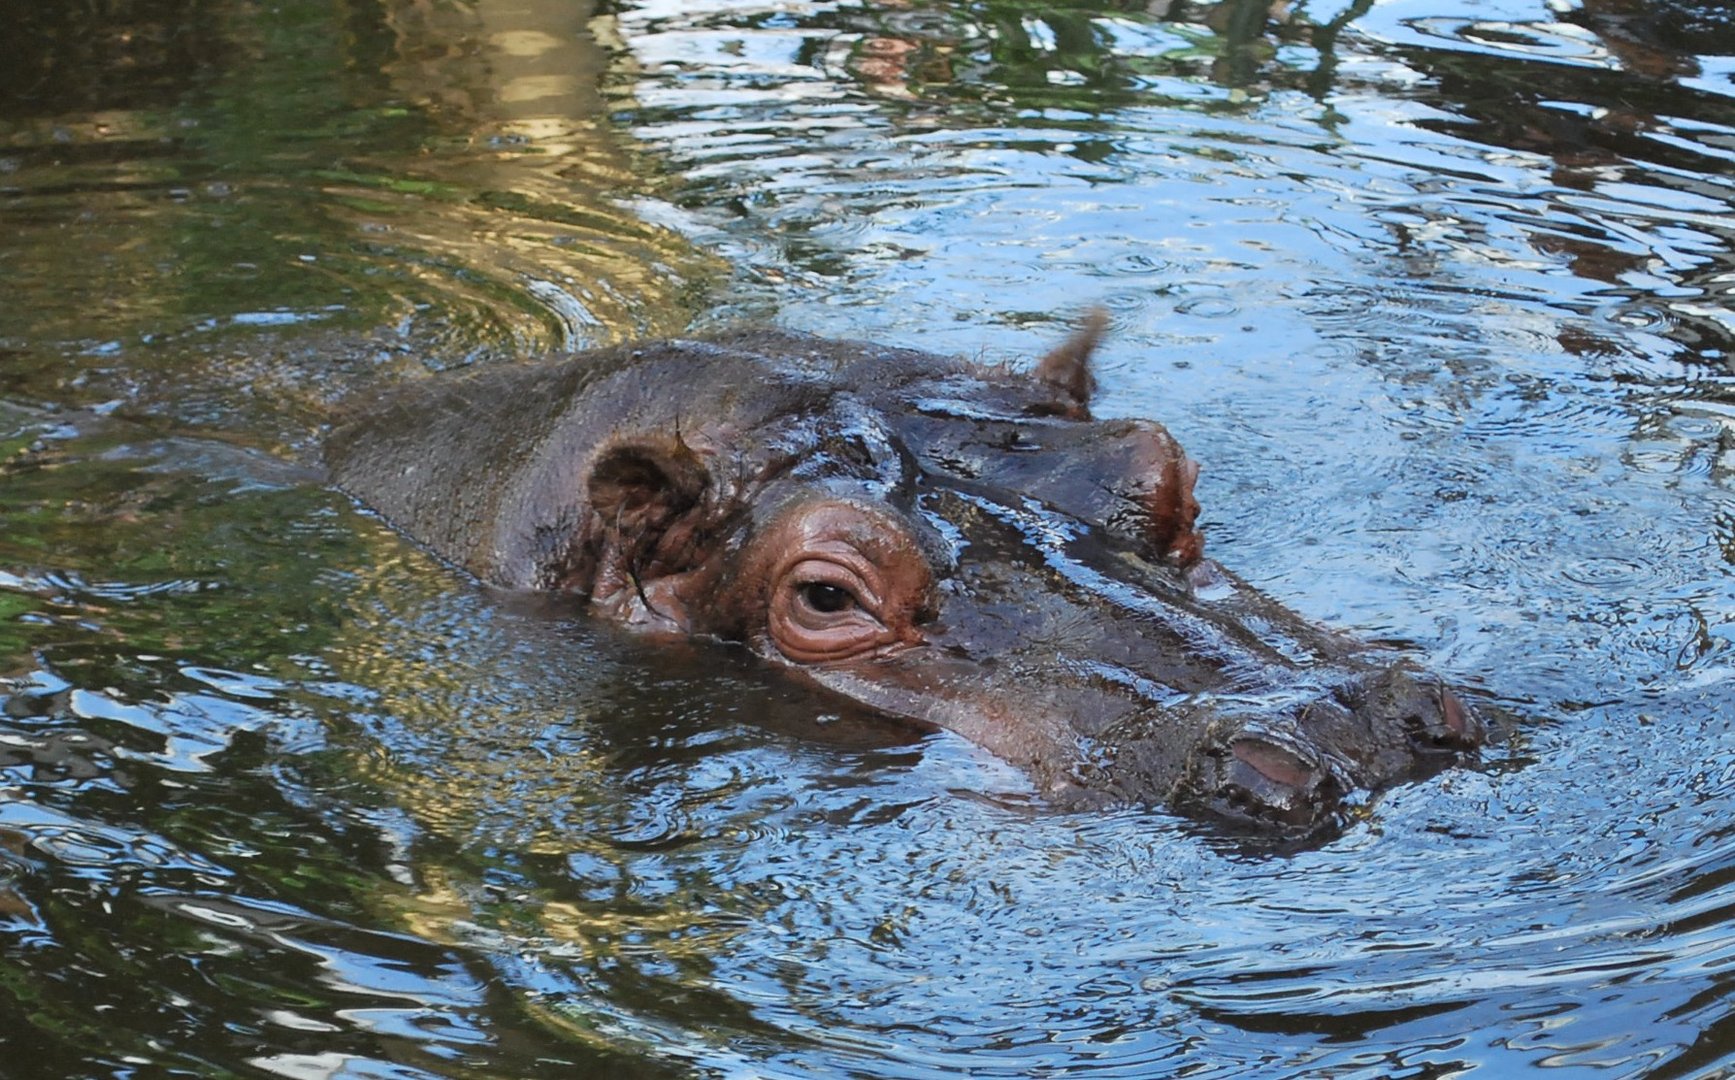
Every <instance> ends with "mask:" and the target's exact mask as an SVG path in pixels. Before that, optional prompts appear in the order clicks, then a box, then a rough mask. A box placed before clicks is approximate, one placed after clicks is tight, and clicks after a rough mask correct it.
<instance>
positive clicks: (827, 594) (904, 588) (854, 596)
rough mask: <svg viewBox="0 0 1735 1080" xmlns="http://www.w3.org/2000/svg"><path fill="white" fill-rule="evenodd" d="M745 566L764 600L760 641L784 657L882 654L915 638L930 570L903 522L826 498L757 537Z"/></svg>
mask: <svg viewBox="0 0 1735 1080" xmlns="http://www.w3.org/2000/svg"><path fill="white" fill-rule="evenodd" d="M747 564H748V570H747V573H746V574H745V575H744V576H745V578H746V579H747V580H748V582H749V583H751V584H753V585H755V586H757V589H758V590H762V591H760V592H759V595H761V596H762V597H763V598H764V605H765V606H764V609H763V612H762V614H761V615H759V617H760V618H763V620H764V622H763V624H762V625H763V635H764V640H765V641H766V643H767V644H769V645H770V646H771V648H772V649H773V650H775V652H776V653H777V654H779V655H781V656H782V657H783V658H784V659H786V660H789V661H790V662H792V663H796V664H828V663H838V662H842V661H847V660H855V659H862V658H867V657H872V656H880V655H884V654H886V653H888V652H890V651H893V650H896V649H899V648H902V647H906V646H909V645H914V644H917V643H919V642H920V641H921V640H922V636H921V632H920V630H919V629H918V627H917V624H918V623H919V622H921V621H922V620H923V619H924V618H925V617H926V613H927V611H928V609H929V608H930V607H931V603H932V599H931V595H930V594H931V590H932V587H933V581H932V576H931V574H930V572H929V570H928V566H927V562H926V560H925V559H923V557H922V555H921V553H920V552H919V550H918V549H917V547H916V544H915V542H914V540H913V539H912V538H911V537H910V536H909V535H908V534H907V533H906V532H905V530H904V527H903V526H902V525H901V524H900V523H899V522H897V521H896V520H895V519H892V518H890V517H889V516H887V515H885V514H883V513H881V512H878V511H876V510H873V509H871V508H867V507H862V506H857V505H855V504H853V503H849V502H844V501H831V500H826V501H819V502H813V503H807V504H804V505H800V506H797V507H794V508H792V509H791V510H789V511H788V512H786V513H785V514H784V515H782V516H781V517H780V518H779V519H778V520H777V521H775V522H774V523H773V524H772V525H771V526H770V527H769V528H767V529H766V530H765V531H764V532H763V533H762V534H761V535H759V536H758V537H756V538H755V540H754V541H753V544H752V551H751V552H750V554H749V557H748V559H747ZM756 591H757V590H756ZM750 617H751V616H750ZM755 621H757V620H755ZM755 636H757V635H755Z"/></svg>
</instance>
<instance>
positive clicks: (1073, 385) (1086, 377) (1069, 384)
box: [1036, 308, 1108, 415]
mask: <svg viewBox="0 0 1735 1080" xmlns="http://www.w3.org/2000/svg"><path fill="white" fill-rule="evenodd" d="M1107 328H1108V313H1107V312H1105V311H1103V309H1101V308H1092V309H1090V310H1089V311H1088V312H1086V313H1085V316H1084V322H1083V323H1081V324H1080V325H1079V328H1078V329H1077V330H1074V331H1073V332H1072V336H1071V337H1069V338H1067V339H1066V340H1065V341H1063V342H1061V343H1060V345H1059V346H1058V347H1057V348H1055V350H1054V351H1053V352H1051V353H1049V354H1048V355H1047V356H1044V357H1043V358H1042V360H1041V361H1040V362H1038V363H1037V365H1036V377H1037V378H1038V379H1040V380H1041V381H1042V382H1044V383H1046V384H1048V385H1049V386H1051V387H1053V388H1054V389H1056V390H1058V391H1060V392H1061V394H1063V395H1065V396H1066V397H1067V398H1068V399H1069V400H1070V401H1071V402H1072V404H1073V405H1075V406H1077V407H1078V409H1079V410H1080V411H1083V410H1086V409H1088V408H1089V406H1090V395H1091V394H1092V392H1094V391H1095V390H1096V377H1095V376H1093V375H1092V374H1091V372H1090V356H1091V353H1093V352H1095V351H1096V343H1097V342H1098V341H1100V340H1102V333H1103V331H1104V330H1105V329H1107ZM1086 415H1088V413H1086Z"/></svg>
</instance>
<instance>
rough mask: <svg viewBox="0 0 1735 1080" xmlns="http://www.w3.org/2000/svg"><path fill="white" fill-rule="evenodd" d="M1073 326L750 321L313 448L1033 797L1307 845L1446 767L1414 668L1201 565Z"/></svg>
mask: <svg viewBox="0 0 1735 1080" xmlns="http://www.w3.org/2000/svg"><path fill="white" fill-rule="evenodd" d="M1100 330H1101V322H1100V320H1099V319H1093V320H1091V321H1090V322H1089V324H1088V325H1087V326H1086V327H1085V328H1084V329H1083V330H1081V331H1080V332H1079V333H1078V334H1077V335H1075V336H1074V337H1073V338H1072V339H1071V340H1069V341H1067V342H1066V343H1064V344H1063V345H1062V346H1061V347H1060V348H1058V349H1056V350H1055V351H1054V352H1052V353H1050V354H1049V355H1048V356H1047V357H1045V358H1043V359H1042V360H1041V362H1040V363H1039V364H1037V365H1036V367H1035V368H1034V370H1033V371H1023V372H1021V371H1015V370H1011V369H1005V368H995V367H983V366H980V365H977V364H973V363H969V362H966V361H960V360H955V359H948V358H945V357H940V356H935V355H931V354H928V353H924V352H919V351H915V350H907V349H892V348H884V347H881V346H877V345H873V344H868V343H861V342H836V341H829V340H823V339H819V338H814V337H807V336H803V335H798V334H792V333H785V332H779V331H772V330H755V331H748V332H737V333H732V334H726V335H723V336H719V337H716V338H712V339H709V340H676V341H663V342H653V343H645V344H639V345H632V346H624V347H619V348H613V349H605V350H600V351H595V352H590V353H583V354H578V355H575V356H570V357H564V358H555V359H552V360H546V361H541V362H537V363H534V364H526V365H523V366H514V367H511V368H506V369H494V370H487V371H482V372H478V373H475V374H473V375H469V376H457V377H435V378H430V379H427V380H423V381H422V382H420V383H418V384H415V385H412V386H410V387H407V388H404V389H402V390H399V391H396V392H394V393H393V394H392V395H391V396H388V397H386V398H384V399H382V400H379V401H376V402H373V403H371V404H368V405H365V406H362V407H360V408H358V409H356V410H355V411H354V413H353V416H352V418H351V419H350V420H348V421H347V422H345V423H344V424H342V425H340V426H339V427H338V428H337V429H336V430H335V432H334V433H333V435H332V436H331V438H330V440H329V442H328V444H327V447H326V459H327V464H328V466H329V468H330V470H331V475H332V477H333V479H334V481H335V483H336V484H337V485H338V486H340V487H341V488H342V489H343V490H345V491H347V492H349V493H350V494H352V495H353V496H354V497H355V498H357V499H358V500H360V501H361V502H362V503H364V504H366V505H367V506H369V507H372V508H373V509H374V510H376V511H377V512H378V513H380V514H381V515H382V516H384V517H385V518H386V519H387V520H388V521H389V522H391V523H392V524H393V525H394V526H396V527H397V528H398V529H400V530H401V531H403V532H404V533H406V534H408V535H409V536H410V537H412V538H414V539H415V540H417V541H419V542H420V543H421V544H423V545H425V546H426V547H427V548H429V549H430V550H431V551H432V552H433V553H435V554H436V555H437V556H439V557H440V558H442V559H444V560H446V561H448V562H450V563H452V564H454V565H456V566H459V567H462V568H464V569H466V570H468V571H469V572H471V573H473V574H474V575H476V576H477V577H478V578H480V579H482V580H483V581H486V582H489V583H491V584H494V585H497V586H503V587H506V588H511V589H539V590H551V591H555V592H560V593H566V594H570V595H572V596H573V597H574V598H575V599H577V600H579V601H581V602H584V603H586V604H588V605H589V606H590V607H591V608H592V609H593V610H594V611H595V612H596V613H597V614H598V615H599V616H600V617H604V618H611V619H615V620H617V621H619V622H621V623H623V624H625V625H628V626H632V627H636V628H638V629H641V630H643V631H644V632H646V633H648V634H653V635H656V634H678V635H684V636H692V637H700V638H710V639H715V640H718V641H720V642H728V643H735V644H737V645H739V646H743V647H746V648H749V649H752V650H753V651H754V652H756V653H757V654H759V655H760V656H761V657H763V658H764V659H765V660H767V661H768V662H771V663H773V664H777V665H781V666H783V667H785V668H787V669H788V670H789V671H790V672H792V673H794V674H795V675H796V676H797V677H800V678H805V679H808V680H811V681H812V682H814V683H817V684H819V685H821V686H823V687H826V688H828V689H829V690H830V691H832V692H835V693H837V694H840V695H843V696H845V697H847V698H850V699H852V700H854V701H856V702H859V703H861V704H864V705H866V706H868V707H870V708H871V709H873V710H877V711H879V712H883V713H885V714H888V715H891V716H895V717H900V718H905V719H907V720H913V721H916V722H918V723H919V724H922V725H930V726H932V727H935V728H941V729H946V730H949V731H953V732H956V733H958V734H960V735H963V736H964V737H966V738H968V739H970V740H972V741H974V742H976V743H978V744H980V745H981V746H983V747H985V748H986V749H988V750H989V751H991V752H993V753H994V754H996V755H999V756H1000V757H1002V758H1004V759H1006V760H1008V761H1010V762H1013V763H1015V764H1016V765H1018V766H1020V767H1022V768H1024V769H1025V770H1027V771H1028V772H1029V774H1030V775H1031V776H1032V777H1033V779H1034V781H1035V783H1036V784H1037V786H1038V788H1039V790H1040V791H1041V792H1042V793H1043V795H1044V796H1045V798H1046V799H1047V800H1048V801H1049V802H1050V803H1051V804H1052V805H1054V806H1056V807H1060V808H1067V809H1079V808H1087V807H1097V806H1107V805H1118V804H1126V803H1140V804H1161V805H1165V806H1169V807H1172V808H1174V809H1176V810H1180V811H1183V812H1204V813H1207V814H1210V815H1215V816H1220V817H1225V818H1228V819H1231V820H1233V821H1236V822H1241V823H1247V824H1250V825H1253V826H1256V827H1258V828H1260V829H1264V830H1271V831H1276V832H1280V833H1284V834H1318V833H1320V832H1321V831H1326V830H1330V829H1333V828H1335V827H1336V826H1338V825H1340V824H1341V823H1342V821H1343V820H1344V817H1345V814H1346V813H1347V810H1346V806H1347V805H1348V803H1351V802H1356V801H1357V799H1355V798H1352V796H1353V795H1357V793H1361V794H1365V793H1368V792H1373V791H1378V790H1379V789H1381V788H1384V787H1387V786H1389V785H1391V784H1394V783H1397V782H1401V781H1404V780H1407V779H1411V778H1416V777H1419V776H1422V775H1426V774H1428V773H1431V772H1434V771H1436V770H1438V769H1440V768H1443V767H1446V766H1449V765H1452V764H1454V763H1458V762H1461V761H1463V760H1465V758H1466V757H1467V756H1468V755H1469V754H1471V753H1473V752H1474V750H1475V748H1476V747H1477V746H1478V745H1479V744H1480V743H1481V741H1482V740H1483V738H1484V737H1485V727H1484V725H1483V722H1482V721H1481V719H1480V718H1479V717H1478V716H1477V714H1476V713H1475V711H1473V710H1472V709H1471V708H1469V707H1468V706H1467V705H1465V704H1464V703H1463V702H1462V701H1461V700H1460V699H1459V698H1458V697H1457V696H1456V695H1454V694H1453V693H1452V692H1451V691H1450V690H1449V689H1448V688H1447V687H1446V686H1445V685H1444V684H1443V683H1442V682H1441V681H1440V679H1438V678H1437V677H1435V676H1433V675H1431V674H1429V673H1427V672H1425V671H1423V670H1421V669H1420V668H1418V667H1416V666H1415V665H1414V664H1412V663H1410V662H1409V661H1407V660H1405V659H1404V658H1402V657H1401V656H1399V655H1396V654H1394V653H1392V652H1390V651H1388V650H1384V649H1381V648H1375V647H1371V646H1369V645H1366V644H1362V643H1359V642H1356V641H1354V640H1352V639H1350V638H1348V637H1346V636H1343V635H1341V634H1338V633H1334V632H1332V631H1329V630H1326V629H1323V628H1321V627H1319V626H1317V625H1315V624H1313V623H1310V622H1308V621H1307V620H1305V619H1303V618H1301V617H1300V616H1298V615H1296V614H1294V613H1293V612H1291V611H1289V610H1288V609H1286V608H1284V607H1283V606H1282V605H1280V604H1278V603H1276V602H1275V601H1273V600H1271V599H1269V598H1268V597H1266V596H1264V595H1262V594H1261V593H1259V592H1258V591H1256V590H1254V589H1252V588H1250V587H1248V586H1247V585H1246V584H1245V583H1244V582H1242V581H1241V580H1240V579H1238V578H1237V577H1235V576H1234V575H1233V574H1231V573H1229V572H1228V571H1226V570H1224V569H1223V568H1222V567H1220V566H1218V565H1217V564H1216V563H1214V562H1213V561H1211V560H1210V559H1207V558H1205V557H1204V556H1203V555H1202V544H1203V539H1202V537H1201V536H1200V534H1199V533H1198V532H1197V531H1196V530H1195V528H1194V520H1195V517H1196V515H1197V513H1198V504H1197V502H1196V501H1195V500H1194V498H1193V480H1194V477H1195V476H1196V474H1197V469H1196V467H1195V466H1194V465H1193V463H1192V462H1191V461H1190V460H1188V459H1187V457H1186V455H1185V454H1184V453H1183V452H1182V451H1181V449H1180V447H1179V446H1178V445H1177V444H1176V443H1175V441H1174V439H1172V438H1171V437H1170V435H1169V434H1168V432H1167V431H1165V430H1164V429H1163V428H1162V427H1161V426H1160V425H1158V424H1155V423H1152V422H1149V421H1142V420H1095V419H1092V418H1091V416H1090V413H1089V399H1090V394H1091V389H1092V379H1091V377H1090V367H1089V357H1090V353H1091V350H1092V348H1093V346H1094V344H1095V342H1096V338H1097V335H1098V333H1099V332H1100ZM808 549H811V551H810V550H808ZM810 556H812V557H810ZM1346 800H1347V802H1346Z"/></svg>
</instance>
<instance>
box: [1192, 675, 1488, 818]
mask: <svg viewBox="0 0 1735 1080" xmlns="http://www.w3.org/2000/svg"><path fill="white" fill-rule="evenodd" d="M1486 737H1487V731H1486V727H1485V725H1484V724H1483V722H1482V719H1481V718H1480V717H1479V716H1478V715H1477V714H1476V712H1475V711H1474V710H1473V709H1471V708H1470V707H1469V706H1468V705H1466V704H1465V703H1464V702H1463V700H1462V699H1460V698H1459V697H1458V696H1457V695H1456V694H1454V693H1452V691H1451V690H1450V689H1448V688H1447V687H1446V686H1445V685H1444V684H1442V683H1441V682H1440V681H1439V680H1438V679H1436V678H1434V677H1433V676H1431V675H1427V674H1425V673H1423V672H1420V671H1418V670H1416V669H1415V668H1413V667H1412V666H1410V665H1408V664H1397V665H1394V666H1392V667H1390V668H1387V669H1385V670H1383V671H1379V672H1375V673H1370V674H1365V675H1359V676H1356V677H1353V678H1351V679H1348V680H1346V681H1345V682H1343V683H1342V684H1340V685H1338V686H1337V687H1335V688H1333V689H1332V691H1331V692H1330V693H1328V694H1325V695H1322V696H1320V697H1317V698H1314V699H1313V700H1310V701H1307V702H1306V703H1305V704H1302V705H1300V706H1299V707H1291V708H1287V709H1283V710H1279V711H1275V712H1273V713H1270V714H1259V715H1254V716H1246V715H1228V716H1223V717H1219V718H1218V719H1217V720H1215V721H1214V722H1211V723H1209V724H1207V725H1206V734H1205V735H1204V737H1203V738H1202V740H1201V743H1200V745H1199V747H1198V749H1197V752H1196V753H1195V755H1194V756H1193V758H1192V761H1191V764H1190V768H1189V769H1188V770H1187V772H1186V773H1185V774H1184V775H1183V777H1182V780H1181V782H1180V785H1179V789H1178V791H1177V795H1176V797H1177V801H1179V802H1184V803H1193V804H1196V805H1199V806H1202V807H1203V808H1205V809H1207V810H1210V811H1212V812H1213V813H1215V814H1217V815H1220V816H1223V817H1227V818H1230V819H1232V820H1237V821H1246V822H1250V823H1258V824H1261V825H1266V826H1271V825H1275V826H1277V827H1278V828H1280V829H1282V830H1283V831H1286V832H1304V833H1305V832H1313V831H1315V830H1318V829H1320V828H1324V827H1328V826H1331V825H1334V824H1339V823H1341V820H1342V818H1343V815H1344V812H1345V798H1346V796H1348V795H1349V793H1351V792H1353V791H1358V790H1362V791H1366V790H1378V789H1380V788H1382V787H1385V786H1388V785H1390V784H1393V783H1396V782H1398V781H1401V780H1409V779H1415V778H1419V777H1422V776H1427V775H1431V774H1433V773H1435V772H1438V771H1440V770H1442V769H1445V768H1448V767H1450V766H1452V765H1456V764H1460V763H1461V762H1462V761H1463V760H1464V757H1465V755H1466V754H1468V753H1470V752H1472V751H1474V750H1475V749H1476V748H1477V747H1479V746H1480V745H1481V744H1482V742H1483V740H1484V739H1485V738H1486Z"/></svg>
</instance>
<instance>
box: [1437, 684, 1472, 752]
mask: <svg viewBox="0 0 1735 1080" xmlns="http://www.w3.org/2000/svg"><path fill="white" fill-rule="evenodd" d="M1440 718H1441V720H1442V721H1443V722H1444V723H1445V725H1446V730H1448V731H1450V732H1451V733H1452V734H1453V735H1456V736H1457V737H1458V738H1460V739H1469V738H1472V737H1473V736H1472V735H1471V732H1470V719H1469V717H1468V716H1466V715H1465V714H1464V706H1463V704H1461V703H1460V702H1459V701H1458V698H1457V696H1456V695H1454V694H1453V693H1452V691H1450V690H1448V689H1446V688H1445V687H1443V686H1442V687H1440Z"/></svg>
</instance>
